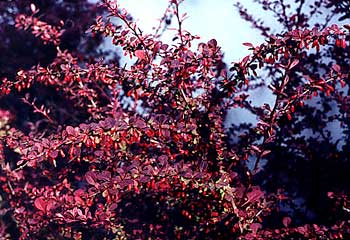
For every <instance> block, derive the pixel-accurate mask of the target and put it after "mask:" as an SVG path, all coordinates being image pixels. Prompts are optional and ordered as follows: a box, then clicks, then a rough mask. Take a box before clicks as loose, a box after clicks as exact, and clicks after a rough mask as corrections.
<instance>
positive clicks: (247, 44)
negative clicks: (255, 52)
mask: <svg viewBox="0 0 350 240" xmlns="http://www.w3.org/2000/svg"><path fill="white" fill-rule="evenodd" d="M243 45H244V46H247V47H250V48H252V47H254V46H253V44H251V43H249V42H245V43H243Z"/></svg>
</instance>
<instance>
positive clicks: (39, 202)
mask: <svg viewBox="0 0 350 240" xmlns="http://www.w3.org/2000/svg"><path fill="white" fill-rule="evenodd" d="M34 206H35V207H36V208H37V209H39V210H40V211H43V212H45V211H46V206H47V202H46V201H45V200H44V199H42V198H37V199H35V200H34Z"/></svg>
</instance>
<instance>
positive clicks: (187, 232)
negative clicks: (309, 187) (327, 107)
mask: <svg viewBox="0 0 350 240" xmlns="http://www.w3.org/2000/svg"><path fill="white" fill-rule="evenodd" d="M181 2H182V1H177V0H171V1H170V2H169V6H168V9H167V12H168V13H171V16H172V18H174V19H173V21H176V22H177V23H178V28H177V32H176V36H175V37H174V39H173V42H172V43H171V45H170V43H168V44H167V43H163V42H161V41H160V40H159V34H158V33H156V34H145V33H143V32H142V31H141V30H140V29H139V28H138V26H137V23H136V22H134V21H133V20H132V18H131V17H130V16H129V14H128V13H127V12H126V10H125V9H122V8H121V7H120V6H119V5H118V4H117V3H116V1H112V0H105V1H103V4H102V5H103V7H104V9H106V11H107V12H108V13H109V14H107V15H105V16H100V17H97V18H96V21H95V23H94V24H93V25H92V26H91V27H90V29H89V32H90V35H91V36H104V37H110V38H111V39H112V43H113V44H115V45H116V46H119V47H121V48H122V50H123V53H124V55H125V56H130V58H133V59H134V60H136V61H135V63H134V64H132V65H131V66H129V67H128V68H127V67H120V66H119V64H118V60H117V59H114V60H110V61H109V62H106V61H104V60H98V59H97V58H98V57H99V56H101V55H100V54H96V60H94V59H89V58H87V57H86V56H83V57H81V55H82V54H83V52H81V51H71V50H70V49H65V48H63V47H62V42H63V40H62V38H63V36H64V31H63V30H64V24H62V23H61V22H60V21H58V23H57V24H56V25H55V24H50V23H49V22H48V21H44V19H40V16H38V13H40V7H39V6H38V5H36V4H32V5H31V6H30V7H29V8H30V10H31V13H30V14H28V13H27V14H25V13H20V14H19V15H18V16H17V17H16V18H15V19H16V21H14V23H13V24H15V26H16V28H17V31H26V32H31V33H32V34H33V35H36V36H37V37H38V38H39V39H41V41H43V42H44V43H45V44H46V45H49V46H53V47H54V48H55V49H56V51H55V56H54V58H53V59H52V60H51V61H50V62H49V63H48V64H44V65H43V64H41V63H39V64H36V65H34V66H33V67H32V68H30V69H25V68H23V69H18V70H17V72H16V74H15V76H13V77H10V76H9V77H7V78H3V79H2V82H1V85H0V91H1V94H2V96H1V98H5V99H6V98H8V97H11V98H13V99H17V101H22V102H23V103H24V104H26V105H28V106H30V107H31V108H32V111H31V112H29V113H27V114H28V116H26V118H27V119H28V120H27V122H26V126H27V127H26V128H24V127H23V124H22V125H21V124H18V122H16V121H18V120H16V119H18V118H21V117H22V116H20V115H19V114H18V111H11V110H12V109H13V108H11V107H10V106H8V105H5V106H4V107H3V109H1V111H0V137H1V142H0V161H1V172H0V182H1V197H2V203H1V215H2V221H1V225H0V229H1V231H0V234H1V235H0V236H1V238H3V239H13V238H19V239H44V238H45V239H128V238H131V239H134V238H135V239H139V238H141V239H147V238H152V239H153V238H159V239H218V238H219V239H231V238H241V239H255V238H291V237H296V238H302V237H303V238H307V239H309V238H316V237H324V238H337V237H347V236H349V230H348V229H349V222H348V219H347V217H348V216H347V215H346V214H344V215H343V216H342V217H339V218H334V219H331V220H330V221H329V222H327V223H324V222H312V223H308V224H305V223H304V222H300V223H301V224H299V222H298V221H301V220H299V219H298V217H295V216H288V215H287V214H286V211H281V210H280V209H281V207H282V206H283V205H284V204H288V203H290V205H292V204H293V203H294V202H293V201H292V200H291V198H292V197H293V196H292V195H291V194H292V193H293V192H291V190H290V189H284V188H283V186H280V185H278V184H276V186H279V188H273V187H271V186H270V185H274V186H275V182H274V183H271V180H275V179H274V177H275V175H274V174H277V173H275V172H271V170H270V169H269V168H268V167H269V166H268V167H266V169H261V168H262V166H261V162H262V160H263V159H264V160H267V161H271V162H274V158H279V160H280V162H282V163H281V164H283V162H284V161H287V160H288V161H289V160H290V159H289V158H288V159H287V157H286V158H284V157H281V154H282V152H284V154H287V155H293V153H297V151H296V150H294V149H293V147H295V149H298V150H300V151H307V153H310V154H312V151H310V150H308V149H306V148H308V147H309V146H310V145H311V144H313V145H312V146H313V147H315V146H314V145H315V144H316V145H317V140H315V139H313V140H307V139H305V138H303V137H300V136H299V137H298V138H299V140H298V139H296V140H295V139H294V138H296V136H297V134H298V133H297V132H295V131H298V128H299V129H303V127H304V126H305V124H302V125H301V126H299V127H298V128H296V129H295V130H294V127H296V125H297V124H298V122H300V120H299V119H297V118H298V114H302V113H303V111H306V112H308V111H309V109H308V108H310V109H315V107H314V106H312V105H307V103H308V102H310V100H309V99H311V98H312V97H313V96H314V97H313V98H315V97H317V96H321V97H329V98H330V97H333V98H336V99H343V100H344V98H342V96H343V95H342V94H341V93H342V92H341V90H340V89H341V87H343V89H344V87H346V86H347V84H348V78H349V75H348V72H347V70H348V69H346V68H345V67H344V66H343V63H341V62H337V63H333V62H332V63H330V64H329V65H327V66H324V68H325V70H324V71H323V72H322V73H319V74H316V73H315V72H313V73H312V72H308V73H306V72H303V71H302V70H303V69H304V68H305V71H311V69H310V68H307V65H306V64H305V65H303V64H301V63H302V61H304V59H306V56H308V52H310V51H312V50H310V49H309V48H313V49H314V51H315V52H317V53H319V52H321V51H323V49H324V48H325V49H326V48H327V46H332V44H333V42H335V43H336V45H337V46H336V48H342V49H347V42H346V41H347V40H348V39H347V38H348V37H349V29H348V28H349V27H348V26H345V28H341V27H338V26H337V25H332V26H329V27H325V28H323V29H317V28H313V29H312V30H307V29H299V28H296V29H291V30H290V31H288V32H286V33H284V34H281V35H278V36H270V37H269V39H268V40H267V41H266V43H264V44H261V45H259V46H253V45H252V44H250V43H245V45H246V46H248V47H249V48H250V49H251V51H252V53H251V54H250V55H248V56H247V57H245V58H244V59H243V60H242V61H240V62H237V63H233V64H232V67H231V68H230V69H226V68H225V63H223V60H222V59H223V54H222V52H221V50H220V47H219V46H218V43H217V41H216V40H214V39H212V40H210V41H208V42H202V43H199V44H198V46H197V50H194V49H193V47H192V46H193V45H194V41H196V40H198V37H197V36H194V35H192V34H191V33H189V32H187V31H185V30H184V29H183V28H182V22H183V20H184V18H185V15H181V14H180V13H179V5H180V3H181ZM115 20H117V21H115ZM161 21H164V25H167V24H168V23H167V22H168V21H169V20H168V18H162V20H161ZM117 23H119V24H117ZM161 25H162V22H161ZM92 38H93V37H92ZM345 40H346V41H345ZM344 41H345V43H344ZM264 68H266V69H271V72H270V75H269V77H270V79H271V83H270V85H269V86H270V89H271V90H272V92H273V94H275V96H276V98H275V101H274V104H273V106H269V105H268V104H264V105H263V106H259V107H256V106H253V105H252V104H251V103H250V102H249V99H248V98H247V97H248V96H247V90H249V89H250V86H251V85H252V83H253V82H254V81H255V80H256V79H258V78H259V75H258V73H259V71H260V69H264ZM301 73H302V74H301ZM253 85H254V84H253ZM36 89H41V90H40V93H42V92H44V91H46V94H45V96H46V98H43V97H42V96H40V95H38V93H39V91H38V90H36ZM51 93H53V94H54V96H55V97H57V98H59V99H60V102H61V103H57V101H54V100H51V101H50V97H49V96H50V94H51ZM316 95H317V96H316ZM344 101H345V100H344ZM338 102H339V101H338ZM340 106H342V107H343V109H344V110H343V111H344V112H345V114H346V111H348V110H349V109H348V108H347V106H348V105H346V104H345V103H343V104H341V105H340ZM239 107H241V108H245V109H247V110H249V111H251V112H252V113H254V114H256V115H257V117H258V118H259V122H258V124H257V126H251V125H241V126H237V128H236V126H235V125H234V124H233V125H232V128H231V132H230V131H228V129H225V128H224V122H225V120H226V115H227V112H228V111H229V110H230V109H233V108H239ZM320 114H321V113H320ZM346 116H348V115H346ZM320 117H322V116H320ZM321 120H322V121H323V122H324V121H325V120H323V119H322V118H321ZM236 131H237V132H236ZM237 133H238V134H237ZM230 134H233V135H236V136H238V140H237V141H230ZM282 137H285V139H283V140H281V138H282ZM292 139H293V140H295V141H294V142H292V141H291V140H292ZM313 141H314V142H313ZM286 143H287V144H288V145H285V144H286ZM302 144H304V145H302ZM285 146H288V147H291V149H292V150H290V151H286V150H285V149H282V148H286V147H285ZM303 147H305V149H304V148H303ZM300 148H302V149H300ZM312 150H314V149H312ZM319 150H320V149H318V151H319ZM300 151H298V153H299V155H294V156H293V157H294V158H292V159H294V160H297V159H299V158H301V157H303V156H302V155H301V154H302V153H304V152H302V153H300ZM323 151H326V150H323ZM330 153H332V152H330ZM304 157H307V156H304ZM333 157H335V156H333ZM252 158H254V159H255V164H254V166H253V167H248V164H247V160H248V159H252ZM338 158H339V155H338ZM286 164H287V163H286ZM278 173H280V172H278ZM265 174H267V176H265ZM294 176H295V175H294ZM285 179H288V178H286V177H285V176H283V179H281V180H280V181H281V183H282V184H283V183H284V182H285ZM266 180H267V181H266ZM286 181H287V180H286ZM327 197H328V198H329V201H330V202H332V201H333V203H332V204H330V205H331V206H332V207H330V208H328V209H329V211H330V212H329V213H330V214H332V213H339V212H341V213H343V212H342V211H344V209H345V211H347V210H348V199H347V194H346V193H341V192H339V191H338V189H333V190H332V191H329V192H328V195H327ZM294 204H295V203H294ZM293 214H296V213H295V212H293Z"/></svg>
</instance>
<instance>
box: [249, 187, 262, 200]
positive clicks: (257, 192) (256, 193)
mask: <svg viewBox="0 0 350 240" xmlns="http://www.w3.org/2000/svg"><path fill="white" fill-rule="evenodd" d="M263 195H264V192H262V191H261V190H260V189H259V188H255V189H253V191H251V192H249V193H248V194H247V197H248V202H255V201H257V200H259V198H261V197H262V196H263Z"/></svg>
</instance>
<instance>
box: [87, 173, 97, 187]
mask: <svg viewBox="0 0 350 240" xmlns="http://www.w3.org/2000/svg"><path fill="white" fill-rule="evenodd" d="M95 179H96V174H95V173H94V172H87V173H86V174H85V180H86V182H87V183H88V184H91V185H95V184H96V182H95Z"/></svg>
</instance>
